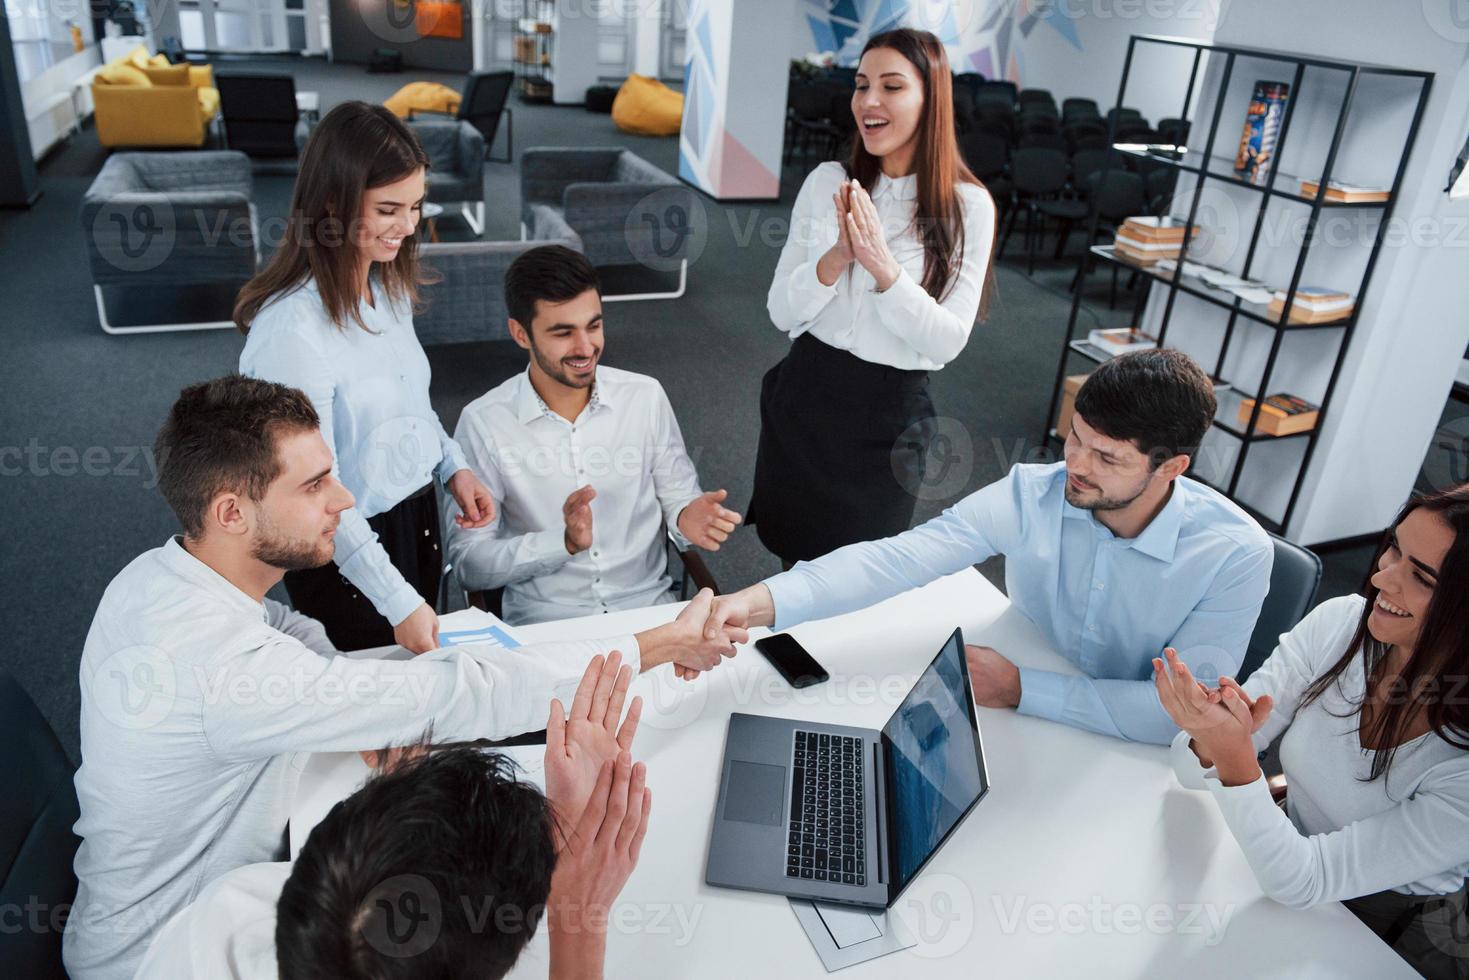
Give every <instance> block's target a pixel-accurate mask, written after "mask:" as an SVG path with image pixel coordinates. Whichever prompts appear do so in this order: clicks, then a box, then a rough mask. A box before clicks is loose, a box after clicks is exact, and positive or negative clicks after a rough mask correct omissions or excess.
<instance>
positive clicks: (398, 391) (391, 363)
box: [235, 102, 494, 653]
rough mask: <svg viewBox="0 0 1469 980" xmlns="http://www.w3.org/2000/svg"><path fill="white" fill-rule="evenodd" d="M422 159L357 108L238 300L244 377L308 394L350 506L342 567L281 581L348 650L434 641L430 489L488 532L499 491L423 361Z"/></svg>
mask: <svg viewBox="0 0 1469 980" xmlns="http://www.w3.org/2000/svg"><path fill="white" fill-rule="evenodd" d="M427 169H428V157H427V155H426V154H425V153H424V152H423V148H422V147H421V146H420V145H419V143H418V139H417V138H416V137H415V136H414V135H413V132H412V130H410V129H409V128H408V127H407V126H405V125H404V124H403V123H402V122H401V121H400V120H399V119H398V118H397V117H396V116H394V115H393V114H392V113H391V112H389V111H388V110H386V109H384V108H382V107H381V106H372V105H368V104H367V103H365V102H347V103H343V104H342V105H339V106H337V107H336V108H335V109H333V110H332V111H331V112H329V113H327V115H326V117H325V118H324V119H323V120H322V121H321V123H320V125H318V126H317V127H316V129H315V131H314V132H313V133H312V136H311V139H310V141H309V142H308V143H307V144H306V149H305V152H304V153H303V155H302V159H301V173H300V176H299V177H298V178H297V180H296V188H295V192H294V194H293V196H292V201H291V212H290V216H289V219H288V222H287V227H286V232H285V237H284V239H283V241H282V242H281V245H280V248H279V249H277V250H276V253H275V255H274V257H273V258H272V259H271V261H270V263H269V265H267V266H266V268H265V269H264V271H262V272H261V273H260V274H259V275H257V276H256V277H255V278H254V279H252V280H251V281H250V282H249V283H247V284H246V285H245V288H244V289H243V290H241V292H240V297H239V300H238V301H237V303H236V305H235V323H236V325H237V326H238V327H239V328H240V332H241V333H244V334H245V335H246V338H247V339H246V341H245V349H244V350H243V351H242V352H241V354H240V371H241V373H242V374H246V375H250V376H252V377H257V378H262V379H265V380H269V381H276V382H279V383H282V384H288V385H292V386H293V387H296V388H300V389H301V390H302V391H304V392H305V393H306V396H307V397H308V398H310V399H311V402H312V404H313V405H315V407H316V411H317V414H318V415H320V416H321V434H322V436H323V438H325V439H326V442H327V445H328V446H330V447H331V449H332V452H333V453H334V454H335V456H336V466H337V475H338V478H339V479H340V480H341V481H342V483H343V484H344V485H345V486H346V487H347V489H348V490H350V491H351V492H352V494H353V496H354V497H355V498H356V506H355V507H354V508H352V509H351V510H348V511H346V512H345V513H344V514H343V516H342V523H341V527H340V529H339V530H338V533H337V550H336V567H335V568H333V567H332V566H330V565H328V566H326V567H325V568H321V569H299V570H295V571H291V572H288V573H287V575H286V580H285V581H286V590H287V592H289V593H290V596H291V601H292V603H293V604H294V605H295V606H296V608H297V609H299V610H300V611H302V612H304V613H306V614H307V615H310V616H312V617H314V618H316V619H319V620H320V621H321V622H322V624H323V625H324V626H325V627H326V629H327V634H328V635H329V636H330V637H331V639H332V642H333V644H334V645H335V646H336V647H337V648H338V649H343V650H351V649H360V648H363V647H369V646H381V645H384V644H387V643H392V642H397V643H399V644H401V645H402V646H405V647H407V648H408V649H410V650H412V651H413V652H415V653H422V652H424V651H425V650H431V649H433V648H434V647H436V646H437V645H438V617H437V615H436V614H435V612H434V608H433V603H434V600H435V599H436V597H437V595H438V588H439V578H440V575H441V574H442V571H443V557H442V554H441V553H440V550H439V529H438V518H437V511H436V504H435V500H434V492H433V491H434V486H433V480H434V477H435V476H437V477H438V478H439V480H440V481H442V482H443V484H444V487H445V489H447V490H448V492H449V493H450V494H451V495H452V496H453V497H454V500H455V502H456V503H457V504H458V505H459V509H460V514H458V515H457V516H456V517H455V520H456V521H457V522H459V523H460V524H462V525H463V526H465V527H482V526H484V525H485V524H487V523H489V521H490V520H491V518H492V517H493V516H494V502H493V501H492V500H491V498H490V494H489V491H488V490H486V489H485V487H484V485H483V484H482V483H481V482H480V481H479V479H478V478H476V477H475V476H474V474H473V472H471V471H470V469H469V468H468V466H467V465H466V463H465V461H464V454H463V453H462V452H461V451H460V449H459V446H458V445H456V444H455V442H454V440H453V439H451V438H449V435H448V433H447V432H445V431H444V427H443V425H441V424H440V422H439V419H438V416H437V415H436V414H435V413H434V410H433V406H432V405H431V404H430V402H429V379H430V371H429V363H428V358H427V357H426V356H425V355H424V352H423V348H422V347H421V346H420V345H419V343H418V337H417V335H416V334H415V333H414V331H413V310H414V307H415V305H416V304H417V302H418V287H419V286H420V285H422V284H423V283H424V282H425V281H427V280H426V279H425V278H423V277H422V275H421V274H420V271H419V266H418V257H417V248H416V245H417V242H416V239H415V237H414V231H415V229H416V228H417V226H418V220H419V215H420V209H421V207H422V204H423V198H424V187H425V174H426V172H427Z"/></svg>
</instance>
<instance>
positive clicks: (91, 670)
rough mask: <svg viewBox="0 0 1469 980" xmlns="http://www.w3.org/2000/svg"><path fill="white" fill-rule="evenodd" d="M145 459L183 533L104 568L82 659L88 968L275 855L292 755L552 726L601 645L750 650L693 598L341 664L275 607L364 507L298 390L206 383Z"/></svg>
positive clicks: (80, 864)
mask: <svg viewBox="0 0 1469 980" xmlns="http://www.w3.org/2000/svg"><path fill="white" fill-rule="evenodd" d="M154 452H155V458H157V459H158V460H159V461H160V463H161V466H160V471H159V488H160V490H161V491H162V493H163V496H164V498H165V499H166V500H167V501H168V503H169V506H170V508H171V509H172V510H173V512H174V514H175V515H176V516H177V517H178V519H179V522H180V524H182V525H183V529H184V534H183V535H182V536H181V537H174V538H171V539H169V541H168V542H167V543H165V544H164V545H163V546H162V547H160V548H155V549H153V550H151V551H148V552H146V553H144V554H143V555H141V556H139V557H138V558H137V559H135V560H134V561H133V562H132V563H131V564H129V565H128V566H127V567H126V568H124V569H123V570H122V571H121V572H120V573H119V574H118V575H117V577H116V578H115V579H113V581H112V583H111V585H109V586H108V588H107V591H106V592H105V593H104V594H103V597H102V602H101V604H100V605H99V606H98V609H97V615H96V617H95V618H94V619H93V621H92V627H91V630H90V631H89V632H88V634H87V641H86V646H85V648H84V649H83V652H82V663H81V672H80V673H81V676H80V680H81V693H82V712H81V741H82V764H81V767H80V769H78V771H77V774H76V789H77V797H78V799H79V802H80V805H81V818H80V819H79V820H78V821H77V823H76V828H75V829H76V833H77V835H78V836H79V837H81V838H82V844H81V847H80V849H79V850H78V852H77V857H76V863H75V866H76V872H77V878H78V891H77V899H76V903H75V905H74V906H73V909H72V912H71V916H70V918H69V919H68V920H67V924H66V933H65V936H64V937H63V955H64V958H65V963H66V968H67V971H68V973H69V974H70V975H71V976H72V977H73V978H75V980H93V978H109V980H110V978H116V980H124V978H131V977H132V976H133V974H134V972H135V971H136V969H137V967H138V962H139V960H140V958H141V957H142V955H143V951H144V950H145V949H146V947H147V945H148V941H149V939H150V938H151V936H152V934H153V932H154V931H155V930H156V929H157V928H158V927H159V926H160V925H161V924H162V923H163V922H165V921H166V920H167V919H168V917H169V916H171V915H173V914H174V913H175V912H177V911H178V910H179V909H180V908H182V907H183V906H184V905H186V904H187V903H188V902H190V901H191V900H193V898H194V897H195V896H196V895H198V894H199V892H200V890H201V889H203V888H204V887H205V886H206V885H208V884H209V883H210V882H211V881H213V880H214V879H216V878H218V877H219V876H220V875H222V874H225V873H227V872H229V871H231V870H233V869H235V868H239V867H242V866H244V865H246V864H252V863H255V862H260V861H268V860H270V859H271V858H272V857H273V856H274V855H275V852H276V850H277V848H278V846H279V844H280V841H281V837H282V832H283V831H284V829H285V826H286V822H287V819H288V815H289V810H290V805H291V801H292V796H293V794H294V792H295V778H296V775H297V773H298V768H297V767H296V766H294V765H292V759H291V757H292V755H293V754H294V753H298V752H313V751H367V750H373V749H377V748H382V747H384V746H396V745H406V744H410V743H413V742H416V741H417V740H418V738H419V736H420V734H421V733H422V732H423V731H424V730H425V729H426V728H429V727H432V728H433V730H434V732H435V734H436V735H437V736H438V737H440V738H442V739H446V740H469V739H475V738H505V737H508V736H510V735H513V734H517V733H521V732H526V731H531V730H534V729H538V728H540V727H541V725H542V724H543V718H542V716H541V708H540V706H541V705H544V704H545V703H547V701H548V700H549V699H550V698H551V697H552V696H559V697H560V698H561V699H562V701H563V703H566V699H567V696H568V695H569V694H570V693H571V692H572V691H573V690H574V689H575V687H576V684H577V681H578V679H579V678H580V677H581V675H582V672H583V670H584V668H585V667H586V666H587V664H588V662H590V661H592V660H593V659H594V658H595V657H596V656H599V655H610V654H611V653H612V652H613V651H614V650H616V651H620V652H621V653H622V655H623V661H624V662H625V663H628V664H629V665H632V666H633V669H634V670H647V669H649V668H651V667H654V666H657V665H659V664H663V663H668V662H670V661H676V662H678V663H680V664H687V663H693V662H702V663H708V664H711V665H712V664H716V663H717V662H718V660H719V658H720V655H721V654H723V653H732V648H731V646H730V642H742V640H743V637H742V635H740V634H733V633H732V634H730V636H729V637H727V638H726V639H725V640H721V641H720V642H718V643H705V642H704V641H703V640H702V639H701V637H700V629H699V627H700V623H701V622H702V620H703V619H704V618H705V617H706V616H707V614H708V607H709V599H710V595H709V594H708V593H701V594H700V596H699V597H698V598H696V599H695V601H694V602H692V603H690V604H689V607H688V608H687V609H686V610H685V611H684V614H683V615H682V616H680V617H679V619H678V620H677V621H675V622H673V623H669V624H668V625H666V626H662V627H658V628H656V629H653V630H649V631H646V632H644V633H640V634H637V635H636V636H622V637H613V638H609V639H607V640H603V641H586V642H568V643H548V644H539V645H536V646H526V647H520V648H518V649H515V650H504V649H501V648H498V647H496V648H476V647H473V646H464V647H457V648H454V649H453V650H439V651H432V652H430V653H427V654H424V655H422V656H419V657H416V658H409V659H407V660H373V659H348V658H346V657H342V656H339V655H337V651H336V650H334V649H332V647H331V645H330V643H329V642H328V641H327V639H326V634H325V631H324V630H323V629H322V626H321V624H320V623H318V622H316V621H315V620H312V619H308V618H306V617H304V616H300V615H298V614H296V613H294V612H291V611H290V610H288V609H286V608H285V607H284V606H282V605H280V604H279V603H276V602H273V601H271V600H270V599H267V598H266V597H265V594H266V592H268V591H269V590H270V589H271V588H272V587H273V586H274V585H275V584H276V583H278V582H279V581H280V580H281V578H282V576H283V575H284V574H285V572H286V571H287V570H288V569H293V568H311V567H318V566H321V565H324V564H325V563H326V562H328V561H330V560H331V557H332V551H333V544H332V539H333V536H334V534H335V531H336V527H337V524H338V523H339V521H340V519H341V515H342V512H343V511H345V510H346V509H347V508H349V507H351V506H352V504H353V499H352V495H351V493H349V492H348V491H347V490H346V489H345V488H344V487H343V486H342V485H341V484H340V483H339V482H337V480H336V478H335V476H333V473H332V453H331V450H330V449H329V448H328V447H327V445H326V443H325V441H324V440H323V439H322V437H321V434H320V432H319V421H318V418H317V415H316V410H315V409H314V408H313V407H312V405H311V402H310V401H309V400H308V399H307V398H306V396H305V395H304V394H302V393H301V392H300V391H298V390H297V389H294V388H289V387H286V386H284V385H279V384H274V383H272V382H268V381H259V380H255V379H249V378H243V377H240V376H231V377H226V378H220V379H217V380H214V381H209V382H205V383H202V384H198V385H194V386H192V387H190V388H186V389H185V390H184V391H183V393H182V394H181V395H180V396H179V399H178V401H177V402H175V403H174V406H173V409H172V410H171V412H170V414H169V418H168V420H167V421H166V422H165V423H164V426H163V428H162V430H161V431H160V432H159V435H158V440H157V442H156V444H155V446H154ZM701 610H702V611H701Z"/></svg>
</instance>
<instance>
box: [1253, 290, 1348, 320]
mask: <svg viewBox="0 0 1469 980" xmlns="http://www.w3.org/2000/svg"><path fill="white" fill-rule="evenodd" d="M1352 306H1353V300H1352V294H1351V293H1340V292H1336V291H1335V290H1331V289H1322V288H1321V287H1319V286H1302V287H1300V288H1299V289H1297V290H1296V300H1295V302H1294V303H1292V304H1291V308H1290V322H1291V323H1333V322H1335V321H1337V320H1345V319H1346V318H1347V317H1349V316H1351V315H1352ZM1284 309H1285V290H1283V289H1277V290H1276V291H1275V295H1274V297H1272V298H1271V300H1270V307H1269V310H1270V316H1271V317H1272V318H1273V319H1275V320H1279V319H1280V314H1281V312H1282V311H1283V310H1284Z"/></svg>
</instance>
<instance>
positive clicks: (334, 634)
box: [286, 483, 444, 650]
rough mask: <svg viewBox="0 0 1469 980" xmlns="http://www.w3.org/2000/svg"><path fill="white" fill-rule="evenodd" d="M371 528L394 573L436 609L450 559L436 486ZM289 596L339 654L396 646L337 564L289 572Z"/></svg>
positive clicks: (385, 623) (390, 629)
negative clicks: (443, 544)
mask: <svg viewBox="0 0 1469 980" xmlns="http://www.w3.org/2000/svg"><path fill="white" fill-rule="evenodd" d="M367 523H368V525H369V526H371V528H372V529H373V531H375V532H377V539H378V541H379V542H381V544H382V546H383V549H384V550H385V551H387V553H388V559H389V560H390V561H391V562H392V563H393V567H394V568H396V569H397V570H398V571H399V572H401V573H402V575H403V577H404V578H405V579H407V580H408V584H409V585H411V586H413V588H414V589H415V590H417V592H418V594H419V595H421V596H423V598H424V601H425V602H427V603H428V604H429V607H430V608H436V607H437V606H438V599H439V578H440V577H441V576H442V575H443V571H444V559H443V555H442V554H441V553H440V550H439V513H438V504H437V502H436V500H435V498H434V486H433V484H432V483H430V484H429V485H428V486H426V487H424V488H423V489H422V490H419V491H418V492H417V493H414V494H412V495H411V496H409V497H408V498H407V499H406V500H404V501H403V502H401V503H400V504H398V506H396V507H394V508H393V509H392V510H388V511H384V512H383V513H381V514H379V515H377V516H376V517H370V518H368V520H367ZM286 592H287V593H288V594H289V595H290V597H291V605H293V606H295V607H296V609H297V611H299V612H301V613H304V614H305V615H307V616H310V617H312V618H313V619H318V620H320V621H321V624H322V625H323V626H325V627H326V635H327V636H328V637H329V638H330V639H331V641H332V645H333V646H335V647H336V648H337V649H338V650H362V649H365V648H367V647H380V646H387V645H388V644H390V643H392V642H393V626H392V624H391V623H389V622H388V621H387V620H386V619H384V618H383V617H382V615H380V614H379V613H378V611H377V610H376V609H375V608H373V605H372V603H371V602H369V601H368V600H367V597H366V596H364V595H363V594H362V593H361V592H360V591H358V589H357V586H355V585H353V584H352V583H351V582H349V581H347V579H346V578H345V577H344V576H343V575H342V573H341V572H340V571H338V570H337V566H336V563H335V562H328V563H327V564H325V565H323V566H322V567H320V568H311V569H307V570H305V571H301V572H287V573H286Z"/></svg>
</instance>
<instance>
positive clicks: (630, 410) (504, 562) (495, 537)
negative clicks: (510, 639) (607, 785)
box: [444, 245, 741, 623]
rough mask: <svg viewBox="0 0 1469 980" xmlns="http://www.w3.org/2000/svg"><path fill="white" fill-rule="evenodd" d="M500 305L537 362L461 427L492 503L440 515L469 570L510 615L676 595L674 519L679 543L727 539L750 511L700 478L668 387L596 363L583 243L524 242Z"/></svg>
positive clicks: (465, 579) (461, 575)
mask: <svg viewBox="0 0 1469 980" xmlns="http://www.w3.org/2000/svg"><path fill="white" fill-rule="evenodd" d="M505 305H506V307H507V308H508V312H509V317H510V324H509V326H510V336H511V337H512V338H513V339H514V340H515V342H516V343H517V344H519V345H520V346H521V347H523V348H525V350H526V351H527V352H529V355H530V356H529V361H530V365H529V367H528V368H527V369H526V371H525V372H524V373H523V374H518V375H516V376H514V377H513V378H511V379H509V380H508V381H506V382H504V383H503V384H501V385H498V386H497V387H495V388H493V389H491V390H490V391H489V392H488V393H487V394H485V395H482V396H481V397H479V398H477V399H475V400H474V401H472V402H470V403H469V405H467V406H466V407H465V409H464V411H463V413H461V414H460V416H459V425H458V427H457V428H456V429H455V430H454V440H455V442H457V443H458V444H459V445H460V446H461V447H463V449H464V453H465V456H466V457H467V458H468V460H469V465H470V467H471V469H473V470H474V472H475V473H476V475H478V476H479V478H480V479H481V480H483V481H484V483H485V485H486V486H488V487H489V488H490V494H491V496H492V497H493V498H494V500H495V502H496V504H497V510H498V513H497V514H496V515H495V517H494V518H493V519H492V521H491V522H490V524H489V525H488V526H485V527H466V526H461V525H458V524H456V523H455V522H453V521H452V520H449V519H448V518H449V517H450V515H449V514H447V513H446V514H445V520H444V526H445V527H446V528H448V534H447V541H446V542H445V551H446V552H447V554H448V557H449V561H450V563H451V564H452V565H453V566H454V569H455V574H456V576H457V578H458V580H459V583H460V584H461V585H463V586H464V588H466V589H469V590H471V591H478V590H481V589H498V588H501V587H504V589H505V599H504V609H503V615H504V617H505V618H506V619H507V620H508V621H510V622H512V623H536V622H542V621H544V620H549V619H567V618H570V617H573V616H588V615H591V614H593V613H604V612H610V611H612V610H617V609H639V608H642V607H644V606H651V605H654V604H655V603H660V602H674V601H677V598H678V597H677V595H676V594H674V593H673V592H672V591H671V590H670V585H671V579H670V577H669V574H668V549H667V548H666V547H665V542H666V540H667V537H666V536H665V533H664V529H665V528H666V529H667V533H668V534H669V535H672V536H673V539H674V541H675V542H676V543H677V545H678V546H679V547H680V548H687V547H688V546H689V544H690V543H692V544H695V545H697V546H699V547H700V548H704V549H707V550H709V551H718V550H719V546H720V545H721V544H723V543H724V542H725V541H726V540H727V539H728V538H729V535H730V534H731V533H733V531H734V529H735V525H737V524H739V523H740V520H741V518H740V515H739V514H737V513H735V512H734V511H732V510H729V509H727V508H726V507H725V506H724V504H723V501H724V498H725V491H723V490H711V491H709V492H708V493H705V492H703V491H701V490H700V489H699V474H698V472H697V471H696V470H695V469H694V464H693V462H692V461H691V460H690V459H689V455H688V453H687V452H686V451H685V449H684V441H683V435H682V433H680V432H679V428H678V420H677V419H676V418H674V415H673V406H672V405H670V404H669V402H668V396H667V395H666V394H664V391H663V386H662V385H660V384H659V383H658V381H657V380H656V379H654V378H650V377H648V376H647V375H642V374H634V373H633V372H631V371H622V370H619V369H617V368H611V367H607V366H605V365H602V364H600V363H599V362H600V360H601V357H602V351H603V350H604V348H605V345H606V341H605V330H604V324H603V319H602V296H601V290H600V288H599V286H598V284H597V273H596V271H595V270H594V269H593V268H592V264H591V263H590V262H588V261H587V259H586V256H584V255H582V254H581V253H580V252H574V251H572V250H571V249H569V248H567V247H566V246H564V245H543V246H540V247H538V248H533V249H530V250H529V251H527V252H526V253H525V254H523V255H521V256H520V257H518V258H517V259H516V260H515V261H514V262H513V263H511V265H510V268H509V269H508V270H506V272H505ZM446 506H451V505H449V504H447V503H446Z"/></svg>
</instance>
